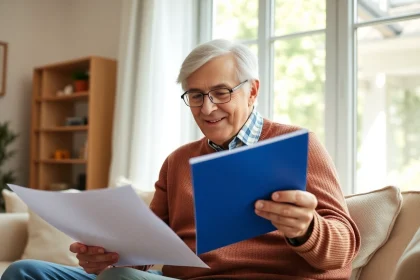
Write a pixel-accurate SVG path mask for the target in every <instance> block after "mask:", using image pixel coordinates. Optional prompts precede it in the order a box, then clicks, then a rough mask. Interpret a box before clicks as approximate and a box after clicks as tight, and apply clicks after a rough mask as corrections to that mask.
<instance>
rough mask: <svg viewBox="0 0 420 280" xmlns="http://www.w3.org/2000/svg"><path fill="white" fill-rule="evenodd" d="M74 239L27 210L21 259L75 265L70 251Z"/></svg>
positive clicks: (74, 256)
mask: <svg viewBox="0 0 420 280" xmlns="http://www.w3.org/2000/svg"><path fill="white" fill-rule="evenodd" d="M73 242H74V240H73V239H72V238H70V237H68V236H67V235H66V234H64V233H62V232H61V231H59V230H58V229H56V228H55V227H53V226H51V225H50V224H48V223H47V222H46V221H44V220H43V219H41V217H39V216H38V215H37V214H35V213H34V212H33V211H32V210H29V220H28V242H27V244H26V247H25V250H24V252H23V255H22V259H36V260H43V261H49V262H54V263H59V264H64V265H70V266H76V265H78V260H77V258H76V255H75V254H74V253H72V252H70V250H69V248H70V244H72V243H73Z"/></svg>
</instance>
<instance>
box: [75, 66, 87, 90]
mask: <svg viewBox="0 0 420 280" xmlns="http://www.w3.org/2000/svg"><path fill="white" fill-rule="evenodd" d="M73 80H74V91H75V92H80V91H86V90H88V89H89V74H88V72H84V71H77V72H74V73H73Z"/></svg>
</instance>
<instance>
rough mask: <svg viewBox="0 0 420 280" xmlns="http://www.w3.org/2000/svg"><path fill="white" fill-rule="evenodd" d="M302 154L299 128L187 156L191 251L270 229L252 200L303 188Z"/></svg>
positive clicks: (303, 135) (304, 143)
mask: <svg viewBox="0 0 420 280" xmlns="http://www.w3.org/2000/svg"><path fill="white" fill-rule="evenodd" d="M307 159H308V131H307V130H304V129H302V130H298V131H295V132H292V133H288V134H285V135H281V136H277V137H274V138H270V139H267V140H262V141H259V142H257V143H256V144H254V145H251V146H243V147H240V148H236V149H234V150H230V151H222V152H218V153H212V154H209V155H204V156H200V157H196V158H192V159H190V167H191V173H192V183H193V194H194V208H195V209H194V211H195V225H196V234H197V238H196V240H197V244H196V254H197V255H198V254H202V253H206V252H209V251H212V250H215V249H218V248H221V247H224V246H227V245H230V244H233V243H237V242H240V241H243V240H247V239H250V238H253V237H257V236H259V235H262V234H265V233H269V232H271V231H273V230H275V229H276V228H275V227H274V226H273V225H272V224H271V222H270V221H268V220H266V219H264V218H261V217H259V216H257V215H256V214H255V212H254V209H255V206H254V205H255V202H256V201H257V200H258V199H267V200H268V199H270V198H271V194H272V193H273V192H275V191H279V190H305V189H306V172H307V161H308V160H307Z"/></svg>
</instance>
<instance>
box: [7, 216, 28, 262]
mask: <svg viewBox="0 0 420 280" xmlns="http://www.w3.org/2000/svg"><path fill="white" fill-rule="evenodd" d="M28 218H29V215H28V214H27V213H1V214H0V248H1V250H0V261H3V262H12V261H16V260H18V259H19V258H20V257H21V256H22V254H23V251H24V249H25V246H26V242H27V239H28V230H27V227H28Z"/></svg>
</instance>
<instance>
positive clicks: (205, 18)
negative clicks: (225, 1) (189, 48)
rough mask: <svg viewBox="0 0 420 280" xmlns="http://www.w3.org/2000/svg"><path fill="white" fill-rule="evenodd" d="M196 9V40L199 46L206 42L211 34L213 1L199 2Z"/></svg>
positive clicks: (203, 0)
mask: <svg viewBox="0 0 420 280" xmlns="http://www.w3.org/2000/svg"><path fill="white" fill-rule="evenodd" d="M198 3H199V7H198V10H199V11H198V12H199V18H198V24H199V28H198V30H199V31H198V36H197V37H198V40H199V42H198V43H199V44H202V43H205V42H208V41H210V40H211V39H212V34H213V9H214V8H213V0H200V1H199V2H198Z"/></svg>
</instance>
